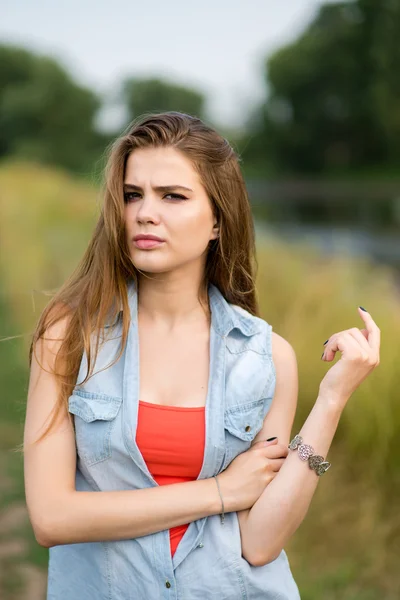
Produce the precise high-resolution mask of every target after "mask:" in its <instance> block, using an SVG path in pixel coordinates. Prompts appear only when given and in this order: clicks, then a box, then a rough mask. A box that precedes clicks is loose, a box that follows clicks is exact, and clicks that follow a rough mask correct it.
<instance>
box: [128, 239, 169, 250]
mask: <svg viewBox="0 0 400 600" xmlns="http://www.w3.org/2000/svg"><path fill="white" fill-rule="evenodd" d="M133 243H134V244H135V246H136V248H140V249H141V250H147V249H149V248H156V247H157V246H161V245H162V244H163V243H164V240H162V239H160V238H157V236H136V238H134V240H133Z"/></svg>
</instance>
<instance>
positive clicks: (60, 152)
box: [0, 0, 400, 176]
mask: <svg viewBox="0 0 400 600" xmlns="http://www.w3.org/2000/svg"><path fill="white" fill-rule="evenodd" d="M399 33H400V0H355V1H353V2H339V3H336V4H327V5H323V6H322V7H320V9H319V12H318V14H317V15H316V17H315V19H314V20H313V22H312V23H311V24H310V25H309V26H308V27H307V28H306V30H305V31H304V32H303V33H302V34H301V36H300V37H299V38H298V39H297V40H296V41H294V42H293V43H291V44H289V45H287V46H285V47H283V48H281V49H279V50H278V51H277V52H276V53H275V54H273V55H272V56H270V57H269V58H268V59H266V61H265V69H264V80H265V85H266V89H267V99H266V100H265V101H264V102H263V103H261V104H260V105H259V106H254V108H253V109H252V110H251V111H250V113H249V116H248V117H247V119H246V123H245V127H244V129H243V130H241V131H240V132H239V131H234V130H231V131H227V129H226V128H223V127H220V126H218V125H216V124H214V123H212V121H211V119H210V118H209V117H208V115H207V110H206V98H205V96H204V94H203V93H202V92H201V91H199V90H194V89H192V88H187V87H184V86H181V85H177V84H175V83H173V82H171V81H167V80H165V79H159V78H138V77H132V78H128V79H126V80H125V81H123V82H122V83H121V86H120V91H119V101H120V103H121V106H123V107H124V109H125V114H126V123H125V124H123V126H122V127H121V130H119V131H108V132H107V133H106V132H104V131H102V130H100V129H99V126H98V125H97V123H96V118H97V115H98V113H99V111H100V110H101V108H102V107H103V106H104V102H105V99H104V98H102V97H100V96H99V95H98V94H96V93H95V92H94V91H93V90H91V89H88V88H85V87H83V86H81V85H78V84H77V83H76V82H74V81H73V79H72V78H71V76H70V75H69V74H68V73H67V72H66V71H65V69H64V68H63V67H62V66H61V65H59V64H58V63H57V62H56V61H55V60H53V59H51V58H49V57H46V56H40V55H37V54H33V53H32V52H30V51H28V50H25V49H22V48H18V47H14V46H9V45H2V46H0V64H1V69H0V158H1V157H6V156H10V155H13V156H19V157H23V158H30V159H35V160H38V161H41V162H44V163H47V164H55V165H60V166H62V167H65V168H67V169H69V170H72V171H74V172H80V173H83V174H86V173H87V172H88V171H91V169H92V168H93V165H94V164H95V163H96V161H98V160H99V159H100V158H101V156H102V154H103V152H104V150H105V147H106V145H107V144H108V143H109V142H111V140H112V139H114V138H115V136H117V135H119V133H121V131H122V130H123V129H124V128H125V126H126V125H128V123H129V122H130V121H131V120H132V119H133V118H134V117H136V116H138V115H139V114H142V113H144V112H146V111H153V110H179V111H182V112H188V113H190V114H193V115H196V116H199V117H200V118H203V119H204V120H206V121H207V122H208V123H209V124H211V125H214V126H216V127H217V128H218V129H219V131H221V133H223V135H226V136H227V137H229V139H230V140H231V142H232V143H233V144H234V145H235V146H236V147H237V149H238V151H239V152H240V154H241V155H242V156H243V158H244V161H245V164H246V170H247V172H250V171H251V173H252V174H259V175H263V176H266V175H271V174H272V175H280V174H301V173H314V174H331V173H332V174H335V173H343V172H345V173H349V172H352V173H355V172H359V171H361V172H363V173H364V174H365V171H367V170H368V169H373V170H374V171H376V170H378V171H379V170H380V169H381V170H383V171H384V172H386V173H388V172H390V171H395V172H396V171H397V165H398V163H399V159H400V103H399V102H398V98H399V97H400V69H399V62H400V46H399V44H398V38H399Z"/></svg>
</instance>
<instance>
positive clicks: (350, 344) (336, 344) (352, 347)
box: [321, 331, 370, 362]
mask: <svg viewBox="0 0 400 600" xmlns="http://www.w3.org/2000/svg"><path fill="white" fill-rule="evenodd" d="M369 351H370V350H369ZM336 352H342V354H344V355H345V356H346V357H348V358H351V357H352V356H354V357H355V356H358V355H359V353H360V344H359V343H358V341H356V340H355V339H354V337H353V336H352V335H350V334H349V333H348V331H341V332H340V333H337V334H335V335H333V336H332V338H331V341H330V342H329V344H327V347H326V349H325V352H324V354H323V355H322V357H321V358H322V360H325V361H328V362H330V361H331V360H333V359H334V358H335V354H336Z"/></svg>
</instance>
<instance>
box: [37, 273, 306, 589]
mask: <svg viewBox="0 0 400 600" xmlns="http://www.w3.org/2000/svg"><path fill="white" fill-rule="evenodd" d="M208 292H209V300H210V309H211V328H210V365H209V366H210V377H209V384H208V390H207V399H206V407H205V419H206V420H205V423H206V441H205V449H204V460H203V465H202V468H201V471H200V474H199V476H198V479H204V478H209V477H212V476H213V475H217V474H218V473H220V472H221V471H223V470H224V469H226V468H227V466H228V465H229V464H230V462H231V461H232V460H233V459H234V458H235V457H236V456H237V455H238V454H240V453H241V452H244V451H245V450H247V449H248V448H249V447H250V445H251V442H252V440H253V439H254V437H255V435H256V434H257V433H258V432H259V431H260V430H261V428H262V425H263V420H264V417H265V415H266V414H267V412H268V410H269V408H270V406H271V402H272V398H273V395H274V388H275V381H276V375H275V369H274V364H273V361H272V354H271V331H272V327H271V325H269V324H268V323H267V322H266V321H264V320H263V319H261V318H258V317H255V316H253V315H251V314H250V313H249V312H248V311H246V310H244V309H243V308H241V307H239V306H236V305H234V304H230V303H228V302H227V301H226V300H225V298H224V297H223V295H222V294H221V292H220V291H219V290H218V288H217V287H216V286H214V285H213V284H209V287H208ZM128 299H129V309H130V315H131V321H130V326H129V334H128V340H127V345H126V347H125V349H124V352H123V354H122V356H121V358H120V359H119V360H118V362H117V363H116V364H115V365H113V366H112V367H108V368H106V367H107V366H108V365H109V364H110V363H111V362H112V361H113V360H114V359H115V358H116V356H117V354H118V350H119V343H120V339H119V338H120V334H121V331H122V325H121V319H120V315H119V316H118V318H117V320H116V321H115V323H110V322H109V323H107V324H106V326H105V328H104V331H103V333H102V342H103V343H102V344H101V345H100V351H99V354H98V357H97V361H96V365H95V370H94V374H93V375H92V377H91V378H90V379H89V380H88V381H87V382H86V383H85V384H84V385H79V381H83V379H84V377H85V375H86V368H87V357H86V355H85V353H84V354H83V357H82V361H81V366H80V371H79V374H78V379H77V384H76V385H75V388H74V390H73V392H72V394H71V396H70V397H69V400H68V403H69V411H70V412H71V413H73V414H74V415H75V417H74V418H75V436H76V446H77V469H76V489H77V490H79V491H110V490H134V489H141V488H146V487H151V486H156V485H158V484H157V483H156V481H155V480H154V479H153V477H152V475H151V473H150V472H149V470H148V468H147V466H146V463H145V461H144V459H143V457H142V455H141V453H140V451H139V448H138V446H137V445H136V441H135V437H136V426H137V415H138V394H139V369H138V367H139V364H138V356H139V354H138V348H139V346H138V343H139V338H138V327H137V293H136V285H135V284H134V282H133V281H132V280H131V281H130V282H128ZM110 334H111V335H110ZM215 492H216V494H217V493H218V489H217V487H216V488H215ZM149 510H151V506H149ZM77 598H79V600H153V599H154V600H164V599H165V600H213V599H214V598H215V599H218V600H262V599H265V600H298V599H299V598H300V595H299V591H298V587H297V585H296V583H295V581H294V579H293V576H292V573H291V570H290V566H289V562H288V559H287V555H286V553H285V551H284V550H282V551H281V553H280V554H279V556H278V557H277V558H276V559H275V560H274V561H272V562H270V563H268V564H266V565H263V566H258V567H255V566H252V565H250V564H249V563H248V562H247V560H246V559H245V558H243V557H242V551H241V538H240V529H239V522H238V518H237V513H236V512H230V513H227V514H226V515H225V523H224V524H222V523H221V520H220V516H219V515H212V516H208V517H204V518H201V519H197V520H196V521H193V522H191V523H190V524H189V527H188V528H187V530H186V532H185V534H184V536H183V538H182V539H181V541H180V542H179V545H178V547H177V550H176V552H175V554H174V556H173V557H172V556H171V550H170V540H169V530H168V529H165V530H163V531H159V532H157V533H153V534H149V535H145V536H142V537H138V538H134V539H126V540H118V539H117V540H115V541H104V542H85V543H77V544H63V545H58V546H53V547H51V548H50V549H49V567H48V588H47V599H48V600H76V599H77Z"/></svg>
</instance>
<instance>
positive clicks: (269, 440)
mask: <svg viewBox="0 0 400 600" xmlns="http://www.w3.org/2000/svg"><path fill="white" fill-rule="evenodd" d="M272 440H276V436H275V437H273V438H268V439H267V440H265V441H266V442H272Z"/></svg>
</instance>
